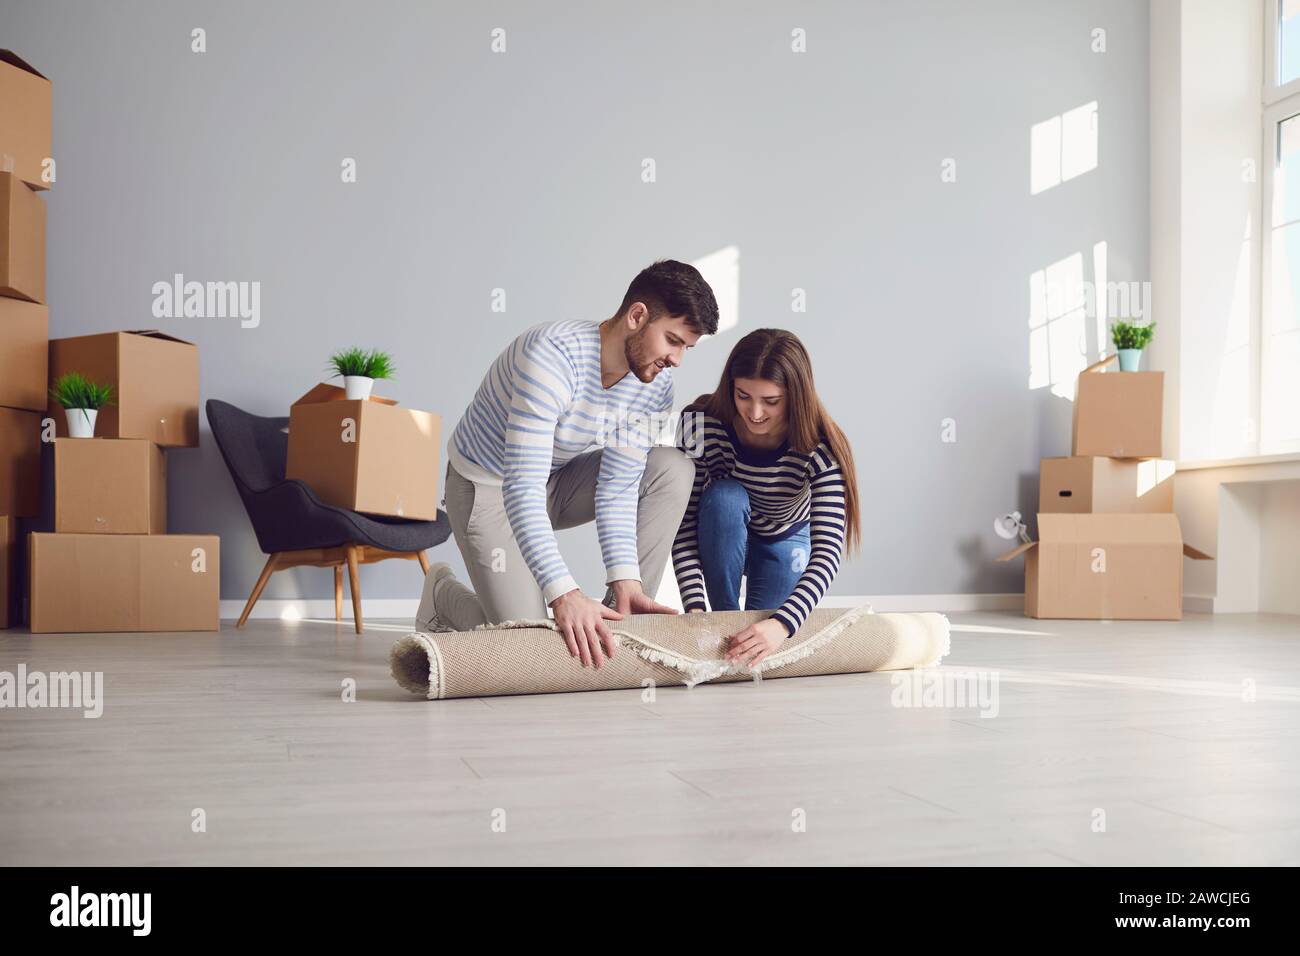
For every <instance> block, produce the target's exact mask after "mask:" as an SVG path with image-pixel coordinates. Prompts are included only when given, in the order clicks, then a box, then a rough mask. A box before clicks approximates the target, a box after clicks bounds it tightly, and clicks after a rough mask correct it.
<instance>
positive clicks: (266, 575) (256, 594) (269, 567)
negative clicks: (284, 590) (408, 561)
mask: <svg viewBox="0 0 1300 956" xmlns="http://www.w3.org/2000/svg"><path fill="white" fill-rule="evenodd" d="M279 556H280V555H279V554H278V553H277V554H273V555H271V556H270V557H269V558H267V559H266V565H265V566H264V567H263V568H262V574H261V577H259V578H258V579H257V583H256V584H254V585H253V593H252V594H250V595H249V596H248V603H247V604H245V605H244V613H243V614H241V615H239V622H238V623H237V624H236V625H235V627H243V626H244V625H245V624H246V623H247V622H248V615H249V614H250V613H251V612H252V610H253V605H254V604H256V603H257V599H258V598H260V597H261V596H262V589H263V588H264V587H266V582H267V581H269V580H271V575H272V574H273V573H274V572H275V562H276V559H277V558H278V557H279Z"/></svg>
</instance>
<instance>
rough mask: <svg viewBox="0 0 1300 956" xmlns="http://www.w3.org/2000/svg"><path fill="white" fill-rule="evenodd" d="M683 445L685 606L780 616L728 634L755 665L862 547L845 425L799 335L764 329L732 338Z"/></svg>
mask: <svg viewBox="0 0 1300 956" xmlns="http://www.w3.org/2000/svg"><path fill="white" fill-rule="evenodd" d="M678 444H679V446H680V447H681V448H682V449H683V450H684V451H685V452H686V453H687V454H688V455H690V456H691V457H692V458H694V459H695V485H694V487H693V488H692V490H691V499H690V504H688V505H687V508H686V515H685V517H684V518H683V519H682V525H681V528H680V529H679V530H678V532H677V537H676V539H675V541H674V542H673V569H674V570H675V571H676V573H677V586H678V589H679V590H680V591H681V596H682V603H683V606H684V607H685V608H686V610H687V611H703V610H705V595H706V594H707V596H708V604H709V606H711V607H712V609H713V610H715V611H734V610H738V609H739V606H740V605H739V593H740V579H741V577H742V576H743V577H745V578H746V594H745V607H746V610H757V609H765V610H766V609H771V610H772V615H771V616H770V617H768V618H766V619H765V620H762V621H759V622H758V623H757V624H753V625H751V626H750V627H747V628H745V629H744V630H742V631H740V632H739V633H737V634H733V635H731V637H730V638H729V639H728V645H729V646H728V651H727V657H728V658H731V659H733V660H739V661H742V662H746V663H748V664H749V665H750V666H753V665H755V664H757V663H759V662H760V661H761V660H763V658H765V657H767V656H768V655H769V654H772V653H775V652H776V651H777V650H778V649H779V648H780V646H781V644H782V642H783V641H785V639H786V638H787V637H789V636H790V635H792V634H793V633H794V632H795V631H796V630H798V629H799V626H800V625H801V624H803V622H804V619H805V618H807V616H808V613H809V612H810V611H811V610H812V609H813V608H814V607H816V606H817V603H818V602H819V601H820V600H821V599H822V596H823V595H824V594H825V593H826V589H827V588H829V587H830V584H831V581H832V580H834V578H835V573H836V571H838V570H839V566H840V558H841V557H842V555H843V553H844V551H845V547H846V545H847V546H848V547H849V548H850V549H855V548H857V546H858V543H859V539H860V530H859V526H858V483H857V473H856V471H855V470H854V467H853V453H852V451H851V450H850V449H849V443H848V440H847V439H846V438H845V437H844V432H843V431H841V430H840V428H839V426H838V425H836V424H835V422H834V421H832V420H831V417H830V415H828V414H827V413H826V409H825V408H823V407H822V403H821V400H820V399H819V398H818V397H817V391H816V389H815V388H814V387H813V374H812V363H811V362H810V361H809V359H808V352H807V351H806V350H805V349H804V347H803V343H802V342H800V341H799V339H798V338H797V337H796V336H795V335H794V334H793V333H791V332H787V331H785V330H783V329H758V330H757V331H754V332H751V333H750V334H749V335H746V336H745V337H744V338H743V339H741V340H740V341H739V342H737V343H736V347H735V348H733V349H732V350H731V355H730V356H728V357H727V364H726V367H725V368H724V369H723V371H722V379H721V381H720V382H719V383H718V388H717V390H716V391H715V392H713V393H712V394H709V395H701V396H700V397H699V398H697V399H696V400H695V401H694V402H692V403H691V404H690V405H688V406H687V407H686V409H685V410H684V411H683V412H682V419H681V431H680V433H679V436H678Z"/></svg>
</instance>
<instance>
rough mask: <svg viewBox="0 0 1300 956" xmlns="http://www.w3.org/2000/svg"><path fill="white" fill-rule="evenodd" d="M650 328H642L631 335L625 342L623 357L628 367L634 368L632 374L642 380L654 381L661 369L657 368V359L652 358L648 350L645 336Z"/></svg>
mask: <svg viewBox="0 0 1300 956" xmlns="http://www.w3.org/2000/svg"><path fill="white" fill-rule="evenodd" d="M648 331H649V329H648V328H645V329H642V330H641V331H640V332H637V333H635V334H633V335H629V336H628V337H627V339H626V341H624V343H623V358H624V359H625V360H626V361H627V367H628V368H629V369H631V370H632V374H633V375H635V376H636V377H637V379H639V380H640V381H642V382H653V381H654V378H655V376H656V375H658V374H659V370H658V369H657V368H655V367H654V366H655V360H654V359H651V358H650V357H649V356H648V355H646V352H647V351H649V350H648V349H646V348H645V336H646V332H648Z"/></svg>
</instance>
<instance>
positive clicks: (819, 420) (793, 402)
mask: <svg viewBox="0 0 1300 956" xmlns="http://www.w3.org/2000/svg"><path fill="white" fill-rule="evenodd" d="M738 378H761V379H763V380H764V381H768V382H772V383H774V384H776V385H779V386H781V387H782V388H784V389H785V396H786V429H787V431H786V435H787V438H786V440H787V441H788V443H789V445H790V447H791V448H792V449H794V450H795V451H797V452H799V453H800V454H803V455H809V454H812V452H813V450H814V449H815V448H816V447H817V445H818V444H819V443H820V442H822V441H825V442H826V444H827V446H828V447H829V448H830V450H831V455H832V456H834V458H835V461H836V462H837V463H838V464H839V466H840V470H841V471H842V472H843V473H844V542H845V548H846V550H847V551H855V550H857V548H858V546H859V544H860V543H861V524H860V521H859V517H858V472H857V469H856V468H855V467H854V465H853V451H852V449H851V448H849V440H848V439H847V438H846V437H844V432H843V431H842V430H841V429H840V427H839V426H838V425H836V424H835V421H834V419H832V418H831V416H830V415H829V413H827V411H826V408H825V406H823V405H822V403H821V399H820V398H818V397H817V389H816V388H815V387H814V386H813V371H812V361H811V360H810V359H809V358H808V350H807V349H805V348H804V347H803V343H802V342H800V341H799V337H798V336H797V335H795V334H794V333H793V332H787V331H786V330H785V329H755V330H754V331H753V332H750V333H749V334H748V335H746V336H745V337H744V338H743V339H741V340H740V341H739V342H737V343H736V346H735V348H733V349H732V350H731V354H730V355H728V356H727V364H726V365H725V366H724V367H723V369H722V379H721V380H720V381H719V382H718V387H717V389H716V390H715V391H713V392H711V393H706V394H704V395H701V396H700V397H699V398H697V399H696V400H695V401H693V402H691V404H690V405H688V406H686V409H685V410H686V411H688V412H703V413H704V414H706V415H710V416H712V417H713V418H716V419H718V421H720V422H723V423H724V424H726V425H729V426H731V428H732V430H733V431H734V430H737V429H736V400H735V397H734V396H735V388H736V379H738Z"/></svg>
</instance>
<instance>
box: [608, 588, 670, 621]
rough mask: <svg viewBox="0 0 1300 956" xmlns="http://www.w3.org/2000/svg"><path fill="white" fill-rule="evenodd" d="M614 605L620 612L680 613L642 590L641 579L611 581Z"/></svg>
mask: <svg viewBox="0 0 1300 956" xmlns="http://www.w3.org/2000/svg"><path fill="white" fill-rule="evenodd" d="M609 588H610V590H611V591H613V592H614V607H615V608H616V609H617V610H618V613H619V614H679V613H680V612H679V611H678V610H677V609H676V608H672V607H669V606H668V605H666V604H659V603H658V602H656V601H653V600H651V599H650V597H649V596H648V595H647V594H646V593H645V592H644V591H642V590H641V582H640V581H611V582H610V585H609Z"/></svg>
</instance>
